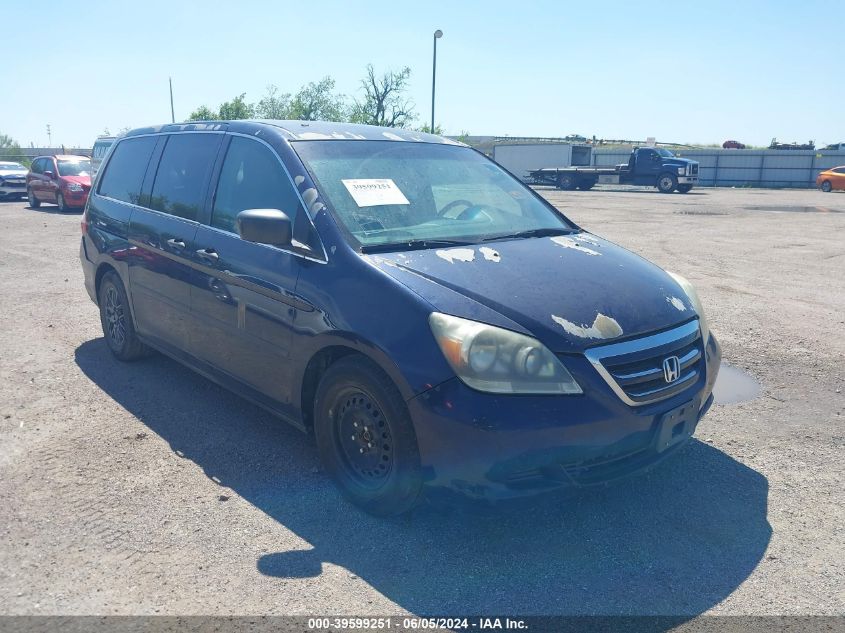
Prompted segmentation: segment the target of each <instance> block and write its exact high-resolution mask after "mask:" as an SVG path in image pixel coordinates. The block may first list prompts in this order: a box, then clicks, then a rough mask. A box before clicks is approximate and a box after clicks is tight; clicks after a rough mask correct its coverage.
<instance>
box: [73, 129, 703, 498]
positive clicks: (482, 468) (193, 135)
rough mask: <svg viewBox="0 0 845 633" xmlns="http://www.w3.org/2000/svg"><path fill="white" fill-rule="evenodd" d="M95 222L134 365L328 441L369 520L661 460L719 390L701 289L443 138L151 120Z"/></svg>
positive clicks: (334, 466) (94, 265)
mask: <svg viewBox="0 0 845 633" xmlns="http://www.w3.org/2000/svg"><path fill="white" fill-rule="evenodd" d="M82 232H83V236H82V244H81V250H80V258H81V260H82V267H83V269H84V272H85V284H86V287H87V290H88V293H89V294H90V295H91V298H92V299H93V300H94V301H95V302H96V303H97V305H98V306H99V308H100V317H101V321H102V325H103V331H104V333H105V340H106V342H107V343H108V345H109V347H110V348H111V350H112V352H113V353H114V355H115V356H116V357H117V358H119V359H121V360H133V359H137V358H140V357H142V356H144V355H145V354H147V353H149V351H150V350H151V349H154V350H158V351H159V352H162V353H164V354H166V355H168V356H171V357H173V358H175V359H176V360H178V361H180V362H182V363H185V364H186V365H188V366H189V367H191V368H193V369H195V370H196V371H198V372H200V373H202V374H203V375H204V376H207V377H208V378H210V379H211V380H213V381H215V382H217V383H218V384H220V385H222V386H224V387H226V388H228V389H231V390H233V391H235V392H237V393H238V394H240V395H242V396H244V397H246V398H248V399H249V400H252V401H253V402H255V403H257V404H259V405H261V406H263V407H265V408H267V409H269V410H270V411H272V412H274V413H275V414H277V415H278V416H280V417H282V418H284V419H285V420H287V421H288V422H290V423H291V424H293V425H295V426H297V427H298V428H300V429H302V430H303V431H306V432H309V433H313V434H314V437H315V440H316V444H317V448H318V451H319V453H320V457H321V459H322V461H323V463H324V464H325V467H326V469H327V470H328V472H330V473H331V475H332V476H333V477H334V479H335V480H336V481H337V483H338V485H339V486H340V488H341V489H342V490H343V491H344V493H345V494H346V495H347V496H348V497H349V498H350V499H351V500H352V501H353V502H355V503H357V504H358V505H360V506H362V507H363V508H365V509H366V510H367V511H369V512H372V513H376V514H395V513H400V512H403V511H405V510H408V509H409V508H411V507H412V506H413V505H414V504H415V503H416V501H417V500H418V499H419V498H420V497H421V494H422V493H423V492H424V491H425V490H427V489H449V490H451V491H457V492H460V493H461V494H462V495H465V496H467V495H468V496H471V497H477V498H501V497H507V496H515V495H522V494H527V493H530V492H539V491H543V490H547V489H549V488H552V487H556V486H589V485H592V484H596V483H604V482H608V481H610V480H613V479H616V478H619V477H622V476H625V475H628V474H630V473H633V472H636V471H640V470H644V469H646V468H648V467H650V466H652V465H653V464H655V463H657V462H658V461H659V460H660V459H662V458H663V457H665V456H667V455H669V454H671V453H672V452H674V451H675V450H676V449H677V448H678V447H679V446H681V445H682V444H683V443H684V442H685V441H687V440H688V439H689V438H690V437H691V435H692V434H693V431H694V430H695V427H696V424H697V423H698V421H699V420H700V419H701V417H702V416H703V415H704V413H705V412H706V411H707V409H708V407H709V406H710V404H711V402H712V399H713V398H712V395H711V392H712V389H713V384H714V381H715V379H716V373H717V371H718V368H719V362H720V350H719V345H718V343H717V342H716V339H715V337H714V336H713V335H712V333H710V331H709V329H708V327H707V323H706V321H705V319H704V313H703V311H702V307H701V304H700V302H699V299H698V297H697V296H696V293H695V290H694V289H693V288H692V286H691V285H690V284H689V283H688V282H687V281H686V280H685V279H683V278H682V277H680V276H678V275H676V274H673V273H669V272H666V271H664V270H662V269H660V268H658V267H657V266H655V265H654V264H651V263H649V262H647V261H645V260H643V259H642V258H640V257H638V256H637V255H634V254H633V253H630V252H629V251H626V250H625V249H623V248H620V247H619V246H616V245H615V244H612V243H611V242H608V241H607V240H604V239H602V238H600V237H597V236H596V235H592V234H590V233H587V232H585V231H584V230H582V229H580V228H579V227H578V226H576V225H575V224H574V223H573V222H571V221H570V220H568V219H567V218H566V217H565V216H564V215H563V214H561V213H560V212H559V211H558V210H557V209H555V208H554V207H552V206H551V205H550V204H548V203H547V202H546V201H545V200H544V199H543V198H542V197H540V196H539V195H537V194H536V193H535V192H534V191H532V190H531V189H530V188H528V187H526V186H525V185H523V184H522V183H521V182H520V181H519V180H518V179H516V178H514V177H513V176H512V175H511V174H509V173H508V172H506V171H504V170H503V169H502V168H501V167H499V166H498V165H497V164H496V163H494V162H492V161H490V160H489V159H487V158H486V157H485V156H483V155H482V154H480V153H479V152H477V151H475V150H473V149H471V148H469V147H466V146H464V145H462V144H460V143H455V142H453V141H450V140H448V139H445V138H441V137H438V136H432V135H429V134H422V133H417V132H413V131H409V130H395V129H386V128H379V127H369V126H360V125H348V124H340V123H319V122H303V121H237V122H235V121H230V122H202V123H190V124H176V125H165V126H161V127H151V128H143V129H138V130H134V131H132V132H129V133H128V134H126V135H125V136H123V137H121V138H120V139H118V140H117V141H116V142H115V144H114V145H113V146H112V148H111V149H110V151H109V153H108V155H107V157H106V159H105V161H104V163H103V166H102V168H101V169H100V170H99V172H98V174H97V177H96V180H95V183H94V186H93V188H92V191H91V195H90V197H89V200H88V205H87V207H86V210H85V214H84V216H83V221H82ZM186 406H187V405H186ZM174 414H177V415H178V412H174ZM233 423H235V421H233Z"/></svg>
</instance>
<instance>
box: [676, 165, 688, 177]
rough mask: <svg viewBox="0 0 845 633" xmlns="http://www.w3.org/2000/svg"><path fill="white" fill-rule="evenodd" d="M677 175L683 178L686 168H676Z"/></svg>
mask: <svg viewBox="0 0 845 633" xmlns="http://www.w3.org/2000/svg"><path fill="white" fill-rule="evenodd" d="M678 173H679V174H681V175H682V176H683V175H684V174H685V173H687V168H686V167H678Z"/></svg>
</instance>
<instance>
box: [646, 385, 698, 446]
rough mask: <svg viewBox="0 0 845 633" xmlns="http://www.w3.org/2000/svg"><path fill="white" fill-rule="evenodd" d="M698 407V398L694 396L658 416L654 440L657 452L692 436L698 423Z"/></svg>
mask: <svg viewBox="0 0 845 633" xmlns="http://www.w3.org/2000/svg"><path fill="white" fill-rule="evenodd" d="M700 408H701V406H700V400H699V399H698V398H695V399H694V400H690V401H689V402H685V403H684V404H682V405H680V406H678V407H675V408H674V409H672V410H671V411H667V412H666V413H664V414H663V415H661V416H660V421H659V422H658V427H657V440H656V448H657V452H658V453H662V452H663V451H665V450H667V449H669V448H672V447H673V446H675V445H676V444H680V443H681V442H683V441H685V440H687V439H689V438H690V437H691V436H692V434H693V433H694V432H695V427H696V425H697V424H698V411H699V409H700Z"/></svg>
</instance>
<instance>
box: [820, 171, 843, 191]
mask: <svg viewBox="0 0 845 633" xmlns="http://www.w3.org/2000/svg"><path fill="white" fill-rule="evenodd" d="M816 186H818V188H819V189H821V190H822V191H833V190H834V189H845V165H843V166H842V167H831V168H830V169H828V170H825V171H823V172H822V173H820V174H819V176H818V178H816Z"/></svg>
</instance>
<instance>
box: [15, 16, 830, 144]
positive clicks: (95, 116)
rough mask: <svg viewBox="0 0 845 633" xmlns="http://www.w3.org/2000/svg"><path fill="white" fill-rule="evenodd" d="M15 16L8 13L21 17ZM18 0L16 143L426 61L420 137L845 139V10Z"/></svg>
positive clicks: (417, 84)
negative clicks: (433, 111)
mask: <svg viewBox="0 0 845 633" xmlns="http://www.w3.org/2000/svg"><path fill="white" fill-rule="evenodd" d="M6 4H8V5H9V6H5V5H6ZM34 6H35V5H33V4H32V3H30V2H26V1H20V2H9V3H4V7H3V13H4V20H3V21H4V23H5V24H17V25H18V26H19V28H17V27H16V28H7V29H4V31H5V32H4V36H3V43H4V46H3V49H4V51H5V54H7V55H10V57H12V58H13V59H11V60H10V61H7V64H6V72H5V78H4V82H3V95H2V97H0V133H4V134H8V135H10V136H12V137H13V138H15V139H16V140H17V141H18V142H19V143H21V144H22V145H29V143H30V142H33V143H35V144H36V145H43V144H46V142H47V133H46V124H48V123H49V124H50V125H51V126H52V131H53V142H54V144H59V143H64V144H65V145H68V146H83V147H90V146H91V144H92V142H93V139H94V138H95V137H96V136H97V135H98V134H101V133H102V131H103V129H104V128H106V127H108V128H109V129H110V130H111V131H112V132H114V131H117V130H118V129H120V128H121V127H124V126H130V127H139V126H142V125H148V124H153V123H160V122H167V121H169V120H170V103H169V99H168V88H167V78H168V76H172V78H173V85H174V93H175V106H176V117H177V120H179V119H180V118H184V117H186V116H187V115H188V114H189V112H190V111H191V110H192V109H194V108H195V107H196V106H198V105H201V104H207V105H209V106H211V107H212V108H216V107H217V106H218V105H219V104H220V103H221V102H222V101H225V100H228V99H230V98H231V97H233V96H235V95H237V94H240V93H242V92H245V93H246V94H247V99H248V100H250V101H257V100H258V99H260V98H261V96H263V94H264V93H265V90H266V86H267V85H268V84H275V85H277V86H279V88H280V89H281V90H282V91H285V92H294V91H296V90H297V89H298V88H299V87H300V86H301V85H302V84H303V83H306V82H308V81H315V80H317V79H319V78H321V77H323V76H325V75H331V76H332V77H334V78H335V80H336V81H337V88H338V89H339V90H340V91H341V92H343V93H345V94H347V95H350V96H356V95H358V94H359V92H358V90H359V84H360V79H361V78H362V77H363V75H364V72H365V67H366V65H367V63H372V64H373V65H374V66H375V67H376V70H384V69H389V68H393V69H399V68H401V67H403V66H406V65H407V66H410V67H411V69H412V77H411V80H412V88H411V94H410V96H411V97H412V98H413V99H414V101H415V102H416V106H417V112H418V114H419V124H422V123H424V122H425V121H427V120H428V119H429V117H430V99H431V92H430V91H431V52H432V51H431V48H432V33H433V31H434V30H435V29H438V28H439V29H442V30H443V32H444V36H443V39H441V40H440V41H439V43H438V73H437V120H438V123H440V124H441V125H442V126H443V127H444V128H445V130H446V132H447V133H455V134H457V133H460V132H462V131H468V132H470V133H471V134H495V135H511V136H563V135H566V134H570V133H578V134H583V135H586V136H592V135H594V134H595V135H596V136H598V137H604V138H627V139H634V140H638V139H643V138H645V137H647V136H654V137H656V138H657V140H658V141H671V142H681V143H684V142H690V143H696V142H697V143H712V142H718V143H721V142H722V141H723V140H725V139H737V140H740V141H743V142H746V143H752V144H755V145H764V144H768V143H769V141H770V140H771V138H772V137H773V136H777V137H778V139H779V140H781V141H787V142H788V141H800V142H806V141H807V140H808V139H811V138H812V139H814V140H815V141H816V142H817V144H820V143H825V144H827V143H832V142H840V141H845V116H844V115H843V113H845V77H844V76H843V70H842V68H843V61H845V60H843V57H845V43H843V39H842V25H843V24H845V3H842V2H833V1H830V0H828V1H826V2H816V1H813V0H805V1H804V2H800V3H799V2H793V1H780V0H771V1H767V2H757V1H747V2H745V1H740V0H734V1H732V2H723V1H722V0H716V1H707V0H699V1H698V2H689V1H674V2H664V1H652V2H632V1H630V0H626V1H624V2H615V1H614V0H604V1H603V2H601V3H600V4H599V3H591V2H587V1H586V0H582V1H580V2H565V1H562V0H559V1H549V2H545V1H543V2H540V1H537V2H529V1H525V2H513V1H511V2H498V1H495V0H487V1H484V2H475V1H466V2H460V1H458V0H452V1H451V2H449V1H440V0H425V2H416V3H410V2H401V1H397V0H394V1H393V2H383V1H381V0H369V1H368V2H351V1H350V2H341V1H321V0H312V1H311V2H296V3H293V2H281V1H280V2H260V1H253V0H237V1H236V2H227V3H220V4H217V3H214V2H204V3H189V2H179V1H178V0H170V1H169V2H164V1H160V0H145V1H144V2H116V1H115V2H101V1H99V0H83V1H81V2H80V1H79V0H74V1H65V0H51V1H50V2H47V3H46V4H42V5H41V8H39V9H38V11H37V13H38V17H37V20H35V19H33V12H34V8H33V7H34Z"/></svg>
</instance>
